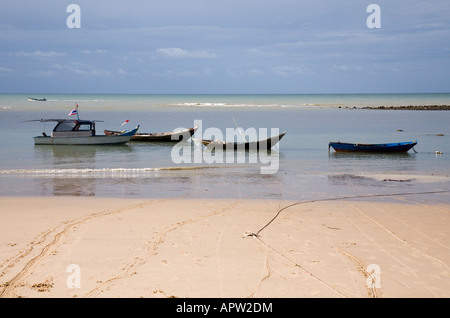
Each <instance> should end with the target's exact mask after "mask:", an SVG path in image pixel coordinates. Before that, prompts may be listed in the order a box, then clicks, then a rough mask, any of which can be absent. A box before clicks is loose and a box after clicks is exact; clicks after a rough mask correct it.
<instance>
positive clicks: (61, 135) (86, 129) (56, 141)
mask: <svg viewBox="0 0 450 318" xmlns="http://www.w3.org/2000/svg"><path fill="white" fill-rule="evenodd" d="M31 121H40V122H57V124H56V126H55V128H54V129H53V131H52V134H51V136H47V134H46V133H45V132H43V133H42V136H36V137H33V139H34V144H35V145H113V144H124V143H126V142H128V141H130V139H131V137H132V136H133V135H134V134H135V133H136V132H137V131H138V129H139V125H138V126H137V127H136V128H135V129H133V130H130V131H127V132H125V133H123V134H118V135H114V136H112V135H96V134H95V123H96V122H97V121H91V120H72V119H38V120H29V121H28V122H31Z"/></svg>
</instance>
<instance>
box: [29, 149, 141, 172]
mask: <svg viewBox="0 0 450 318" xmlns="http://www.w3.org/2000/svg"><path fill="white" fill-rule="evenodd" d="M132 151H133V148H132V147H130V146H128V145H127V144H125V145H114V146H107V145H105V146H84V145H79V146H78V145H76V146H74V145H58V146H48V145H36V146H35V147H34V153H35V157H36V158H37V159H39V160H40V162H42V164H43V165H44V166H50V167H52V168H55V169H62V168H72V169H73V168H89V169H94V168H96V167H97V166H100V167H104V166H105V163H113V162H122V161H125V162H126V161H127V157H129V156H130V154H131V153H132Z"/></svg>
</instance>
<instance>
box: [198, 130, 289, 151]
mask: <svg viewBox="0 0 450 318" xmlns="http://www.w3.org/2000/svg"><path fill="white" fill-rule="evenodd" d="M285 134H286V132H283V133H281V134H279V135H278V136H274V137H270V138H267V139H262V140H258V141H246V142H231V141H217V140H206V139H203V140H202V144H203V145H205V146H206V147H214V148H216V149H217V148H219V149H220V148H221V149H223V150H261V149H266V150H270V149H271V148H272V147H273V146H275V145H276V144H277V143H278V142H279V141H280V140H281V138H283V136H284V135H285Z"/></svg>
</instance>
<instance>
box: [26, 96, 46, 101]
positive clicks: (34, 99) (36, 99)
mask: <svg viewBox="0 0 450 318" xmlns="http://www.w3.org/2000/svg"><path fill="white" fill-rule="evenodd" d="M28 100H29V101H32V102H45V101H46V100H47V98H34V97H28Z"/></svg>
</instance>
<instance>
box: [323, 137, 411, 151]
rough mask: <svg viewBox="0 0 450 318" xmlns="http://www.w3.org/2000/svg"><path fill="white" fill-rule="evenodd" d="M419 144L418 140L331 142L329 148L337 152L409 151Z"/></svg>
mask: <svg viewBox="0 0 450 318" xmlns="http://www.w3.org/2000/svg"><path fill="white" fill-rule="evenodd" d="M415 145H417V140H415V141H408V142H396V143H387V144H359V143H358V144H352V143H345V142H329V143H328V150H329V149H330V147H332V148H333V149H334V150H335V151H337V152H343V151H347V152H350V151H351V152H355V151H358V152H407V151H408V150H410V149H411V148H412V147H414V146H415Z"/></svg>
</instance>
